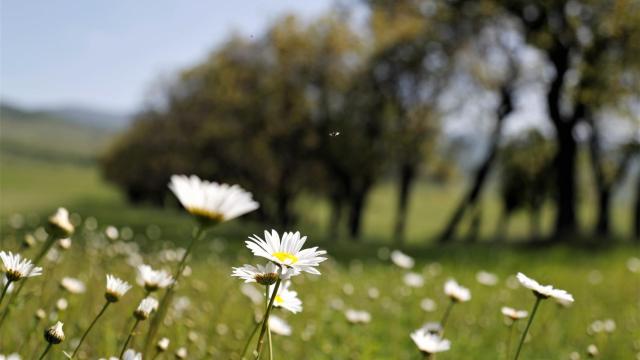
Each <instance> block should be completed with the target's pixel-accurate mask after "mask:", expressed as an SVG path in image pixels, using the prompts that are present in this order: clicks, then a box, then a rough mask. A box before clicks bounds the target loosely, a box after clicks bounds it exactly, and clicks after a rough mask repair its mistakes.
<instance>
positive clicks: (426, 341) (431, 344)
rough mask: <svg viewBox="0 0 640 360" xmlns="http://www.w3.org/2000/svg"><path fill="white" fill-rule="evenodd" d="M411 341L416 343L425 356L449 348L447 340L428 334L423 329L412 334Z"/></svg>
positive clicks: (449, 344)
mask: <svg viewBox="0 0 640 360" xmlns="http://www.w3.org/2000/svg"><path fill="white" fill-rule="evenodd" d="M411 339H412V340H413V342H414V343H416V346H418V349H420V351H422V352H424V353H427V354H435V353H439V352H443V351H447V350H449V349H450V348H451V343H450V342H449V340H445V339H442V338H441V337H440V336H438V335H435V334H433V333H430V332H428V331H427V330H426V329H424V328H420V329H418V330H416V331H414V332H412V333H411Z"/></svg>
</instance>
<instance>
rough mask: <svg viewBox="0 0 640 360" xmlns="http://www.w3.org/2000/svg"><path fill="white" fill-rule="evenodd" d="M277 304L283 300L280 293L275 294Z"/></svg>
mask: <svg viewBox="0 0 640 360" xmlns="http://www.w3.org/2000/svg"><path fill="white" fill-rule="evenodd" d="M275 301H276V302H277V303H278V304H281V303H283V302H284V299H283V298H282V296H280V295H276V300H275Z"/></svg>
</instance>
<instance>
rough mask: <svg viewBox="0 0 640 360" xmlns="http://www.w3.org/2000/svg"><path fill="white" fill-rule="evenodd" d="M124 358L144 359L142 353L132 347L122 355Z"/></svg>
mask: <svg viewBox="0 0 640 360" xmlns="http://www.w3.org/2000/svg"><path fill="white" fill-rule="evenodd" d="M122 360H142V354H141V353H137V352H135V351H134V350H132V349H128V350H127V351H125V352H124V354H123V355H122Z"/></svg>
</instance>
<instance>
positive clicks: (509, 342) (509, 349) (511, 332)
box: [504, 320, 516, 359]
mask: <svg viewBox="0 0 640 360" xmlns="http://www.w3.org/2000/svg"><path fill="white" fill-rule="evenodd" d="M515 325H516V321H515V320H513V321H511V325H509V332H508V334H507V344H506V352H505V355H504V358H505V359H508V358H509V354H510V353H511V338H512V337H513V328H514V327H515Z"/></svg>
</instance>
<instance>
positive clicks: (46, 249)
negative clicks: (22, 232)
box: [0, 235, 56, 328]
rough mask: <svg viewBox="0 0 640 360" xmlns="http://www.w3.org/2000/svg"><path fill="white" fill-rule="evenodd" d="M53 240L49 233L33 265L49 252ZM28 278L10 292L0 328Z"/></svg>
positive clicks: (38, 262) (54, 239) (0, 321)
mask: <svg viewBox="0 0 640 360" xmlns="http://www.w3.org/2000/svg"><path fill="white" fill-rule="evenodd" d="M55 242H56V238H55V237H53V236H52V235H49V237H48V238H47V241H45V243H44V244H43V245H42V248H41V249H40V252H39V253H38V255H36V257H35V258H34V259H33V261H32V264H33V266H34V267H36V266H38V264H40V261H42V259H43V258H44V257H45V255H47V253H48V252H49V249H51V247H52V246H53V244H54V243H55ZM28 279H29V278H28V277H26V278H24V279H22V281H20V285H18V287H17V288H16V289H15V291H14V292H13V293H11V297H9V302H8V303H7V306H6V308H5V310H4V313H2V317H0V328H2V324H4V321H5V320H6V319H7V317H8V316H9V313H10V312H11V304H12V303H13V301H14V300H15V299H16V298H17V297H18V295H19V294H20V292H21V291H22V288H23V287H24V284H26V283H27V280H28Z"/></svg>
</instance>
